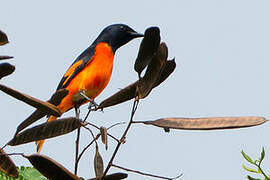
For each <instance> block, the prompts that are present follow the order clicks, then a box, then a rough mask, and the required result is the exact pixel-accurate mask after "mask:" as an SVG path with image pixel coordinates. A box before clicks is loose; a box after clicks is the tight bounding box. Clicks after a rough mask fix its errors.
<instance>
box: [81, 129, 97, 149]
mask: <svg viewBox="0 0 270 180" xmlns="http://www.w3.org/2000/svg"><path fill="white" fill-rule="evenodd" d="M83 127H84V128H85V129H87V130H88V131H89V132H90V133H91V135H92V137H93V140H94V141H95V143H96V146H98V143H97V141H96V138H95V135H94V133H93V132H92V130H91V129H90V128H88V127H86V126H83Z"/></svg>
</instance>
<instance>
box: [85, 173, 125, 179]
mask: <svg viewBox="0 0 270 180" xmlns="http://www.w3.org/2000/svg"><path fill="white" fill-rule="evenodd" d="M127 177H128V174H126V173H113V174H109V175H106V176H104V177H103V178H102V177H97V178H92V179H88V180H121V179H125V178H127Z"/></svg>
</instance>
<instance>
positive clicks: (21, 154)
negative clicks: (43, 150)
mask: <svg viewBox="0 0 270 180" xmlns="http://www.w3.org/2000/svg"><path fill="white" fill-rule="evenodd" d="M6 155H7V156H24V153H7V154H0V156H6Z"/></svg>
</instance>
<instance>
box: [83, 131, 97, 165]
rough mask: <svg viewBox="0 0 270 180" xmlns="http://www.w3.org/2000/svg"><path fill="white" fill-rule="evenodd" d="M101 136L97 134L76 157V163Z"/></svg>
mask: <svg viewBox="0 0 270 180" xmlns="http://www.w3.org/2000/svg"><path fill="white" fill-rule="evenodd" d="M100 135H101V134H97V135H96V137H95V138H94V139H93V140H92V141H91V142H90V143H89V144H88V145H87V146H86V147H85V148H84V149H83V150H82V152H81V153H80V154H79V156H78V163H79V161H80V159H81V157H82V155H83V154H84V152H85V151H86V150H87V149H88V148H89V147H90V146H91V145H92V144H93V143H94V142H95V141H96V140H97V139H98V138H99V137H100Z"/></svg>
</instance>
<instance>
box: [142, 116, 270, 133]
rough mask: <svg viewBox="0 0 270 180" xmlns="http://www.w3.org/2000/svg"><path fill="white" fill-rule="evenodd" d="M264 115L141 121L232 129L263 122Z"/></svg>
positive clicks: (183, 126)
mask: <svg viewBox="0 0 270 180" xmlns="http://www.w3.org/2000/svg"><path fill="white" fill-rule="evenodd" d="M266 121H267V120H266V119H265V118H264V117H258V116H243V117H209V118H162V119H158V120H154V121H142V123H144V124H147V125H154V126H158V127H162V128H165V129H169V128H172V129H187V130H213V129H233V128H242V127H250V126H257V125H260V124H263V123H265V122H266Z"/></svg>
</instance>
